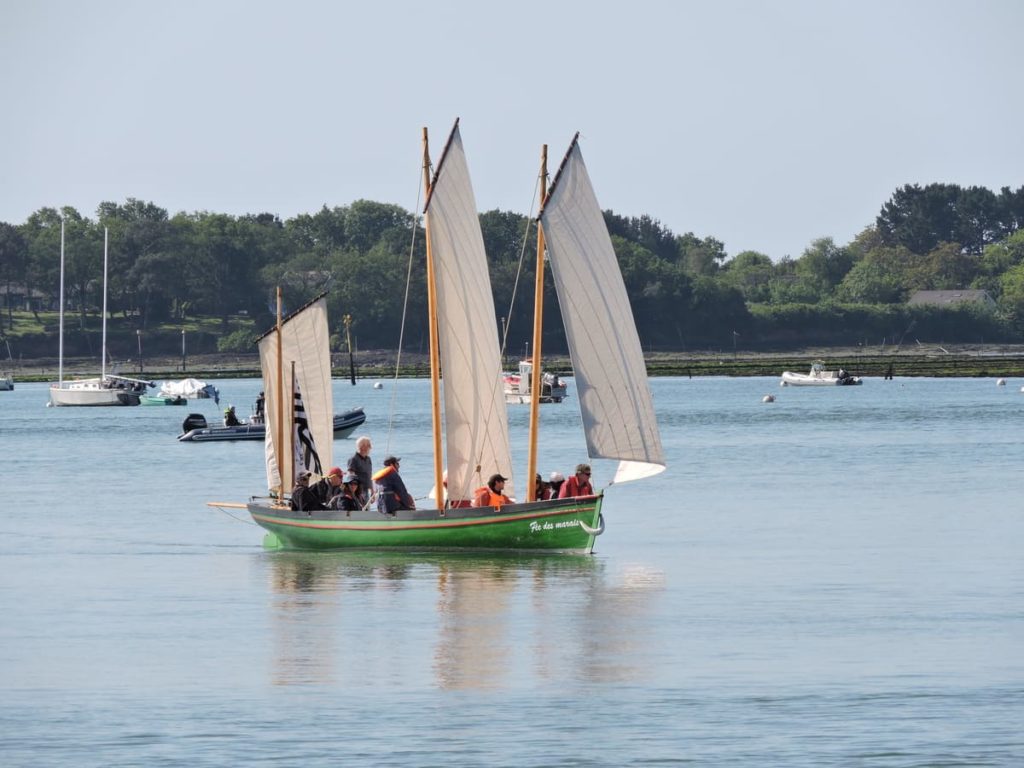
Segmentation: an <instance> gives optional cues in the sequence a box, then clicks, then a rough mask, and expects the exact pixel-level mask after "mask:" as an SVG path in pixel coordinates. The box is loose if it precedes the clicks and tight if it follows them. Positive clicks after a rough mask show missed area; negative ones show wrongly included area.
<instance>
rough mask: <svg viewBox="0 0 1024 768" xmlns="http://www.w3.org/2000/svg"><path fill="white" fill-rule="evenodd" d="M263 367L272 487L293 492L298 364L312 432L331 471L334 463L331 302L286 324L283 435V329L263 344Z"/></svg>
mask: <svg viewBox="0 0 1024 768" xmlns="http://www.w3.org/2000/svg"><path fill="white" fill-rule="evenodd" d="M259 350H260V367H261V368H262V370H263V391H264V393H265V395H266V424H267V432H266V435H267V436H266V438H265V445H266V448H267V487H268V488H276V487H278V486H279V485H282V484H283V486H284V490H285V491H286V492H287V491H291V489H292V485H293V484H294V483H293V476H292V474H293V466H292V459H291V457H292V456H294V455H296V454H295V453H294V452H293V445H294V436H295V431H294V427H293V416H294V413H293V412H294V408H295V406H294V402H293V392H292V389H293V387H292V378H291V377H292V374H291V371H292V363H294V364H295V379H296V381H298V382H299V387H300V391H301V393H302V405H303V408H304V412H305V414H306V417H307V423H308V427H309V431H310V433H311V434H312V440H313V443H314V445H315V446H316V449H317V453H318V455H319V457H320V464H321V466H322V467H324V469H325V471H326V470H327V469H329V468H330V467H331V465H332V464H333V457H332V446H333V443H334V404H333V399H332V392H331V352H330V334H329V332H328V329H327V302H326V300H325V299H324V298H323V297H322V296H321V297H320V298H318V299H315V300H314V301H312V302H310V303H309V304H307V305H306V306H305V307H303V308H302V309H300V310H298V311H297V312H295V313H294V314H293V315H291V316H289V317H288V318H287V319H285V321H284V322H283V323H282V325H281V371H282V378H281V380H282V383H283V386H284V388H285V391H284V393H283V397H282V398H281V399H280V401H281V402H282V403H283V404H284V413H283V416H284V418H283V420H282V424H283V427H284V429H283V430H282V433H281V434H278V429H277V424H278V421H277V414H278V410H279V407H278V389H279V387H278V344H277V331H276V329H275V330H272V331H270V332H269V333H267V334H265V335H264V336H263V337H262V338H260V340H259Z"/></svg>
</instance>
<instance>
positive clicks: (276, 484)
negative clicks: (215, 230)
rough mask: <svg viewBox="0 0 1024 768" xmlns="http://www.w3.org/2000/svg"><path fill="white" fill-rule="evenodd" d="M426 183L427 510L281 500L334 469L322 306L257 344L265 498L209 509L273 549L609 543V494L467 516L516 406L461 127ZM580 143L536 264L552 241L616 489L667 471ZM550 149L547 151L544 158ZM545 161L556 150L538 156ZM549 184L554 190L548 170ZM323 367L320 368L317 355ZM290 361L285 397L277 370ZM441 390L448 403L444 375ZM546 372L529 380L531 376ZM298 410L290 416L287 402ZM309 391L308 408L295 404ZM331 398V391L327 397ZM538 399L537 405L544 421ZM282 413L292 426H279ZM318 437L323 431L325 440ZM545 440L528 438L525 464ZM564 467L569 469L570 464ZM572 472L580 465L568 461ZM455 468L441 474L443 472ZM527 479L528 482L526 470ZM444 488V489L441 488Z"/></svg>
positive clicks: (595, 429) (538, 547)
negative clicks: (507, 393)
mask: <svg viewBox="0 0 1024 768" xmlns="http://www.w3.org/2000/svg"><path fill="white" fill-rule="evenodd" d="M423 137H424V141H423V156H424V157H423V159H424V162H423V168H424V177H425V178H424V184H425V186H426V190H427V191H426V202H425V204H424V217H425V220H424V224H425V227H424V229H425V232H426V280H427V291H426V293H427V305H428V318H427V320H428V322H429V327H430V329H431V333H430V339H431V340H430V374H431V375H430V389H431V412H432V414H433V418H432V424H433V429H432V431H433V442H434V446H435V449H434V456H433V477H434V485H433V488H434V490H433V491H431V492H430V494H428V496H429V497H430V498H432V499H433V505H432V508H431V505H427V506H426V507H424V508H417V509H399V510H397V511H394V512H390V513H387V514H384V513H382V512H379V511H378V510H375V509H364V510H361V511H354V512H347V511H341V510H323V511H313V510H309V511H301V510H298V511H297V510H292V509H291V508H290V506H289V503H288V499H287V495H286V492H287V491H288V490H290V489H291V487H292V478H293V477H295V474H296V473H297V472H298V471H300V470H303V469H305V470H307V471H310V472H313V473H314V474H319V475H321V476H322V475H323V473H324V471H325V470H324V469H322V468H323V467H330V466H331V461H330V456H331V453H330V449H331V446H330V443H329V442H327V443H325V442H324V441H323V440H322V437H321V436H322V434H323V431H322V429H323V428H322V426H319V425H321V424H322V422H323V420H324V419H329V418H330V412H331V411H330V400H329V398H325V397H324V396H323V394H322V391H323V390H324V387H323V385H322V382H321V381H320V379H319V377H320V375H321V373H320V372H321V371H324V370H328V369H329V366H325V365H324V361H325V360H329V354H330V353H329V349H328V346H327V339H328V338H329V334H328V332H327V326H326V309H325V307H324V303H325V302H324V299H323V298H320V299H318V300H315V301H314V302H312V303H311V304H308V305H306V307H304V308H303V309H301V310H299V311H298V312H296V313H294V314H292V315H291V316H289V317H288V318H286V319H281V309H280V307H281V298H280V296H281V294H280V291H279V292H278V322H277V326H276V328H275V329H274V330H272V331H270V332H268V333H267V334H265V335H264V336H263V337H261V339H260V341H259V344H260V362H261V367H262V370H263V383H264V388H265V390H266V393H267V422H268V424H270V425H272V427H271V429H270V430H268V433H267V434H268V443H267V448H268V451H267V481H268V485H267V487H269V488H271V489H274V490H273V493H272V495H271V496H270V497H256V498H253V499H252V500H251V501H250V502H248V503H247V504H244V505H243V504H232V503H230V502H210V506H214V507H234V508H245V509H248V511H249V514H250V515H251V516H252V519H253V520H254V521H255V522H256V523H257V524H258V525H260V526H262V527H263V528H265V529H266V530H267V531H268V533H267V534H266V536H265V537H264V542H263V543H264V546H265V547H267V548H288V549H360V548H371V549H415V550H428V551H429V550H459V551H470V550H484V551H500V552H565V553H576V554H589V553H590V552H591V551H592V550H593V546H594V541H595V539H596V537H597V536H599V535H601V534H602V533H603V531H604V518H603V517H602V515H601V504H602V501H603V499H604V492H603V491H599V492H597V493H594V494H592V495H587V496H581V497H575V498H565V499H548V500H535V499H534V498H533V496H534V490H535V486H534V483H533V482H528V483H525V485H526V486H527V487H526V489H525V491H524V495H525V498H526V500H525V501H522V502H516V501H511V502H510V503H504V504H500V505H498V506H484V507H474V506H471V505H470V503H469V500H470V499H472V498H474V495H475V493H476V491H477V489H479V488H480V486H482V485H484V483H485V482H486V481H487V479H488V477H489V476H490V477H493V476H494V475H501V476H504V477H505V478H507V479H508V482H507V483H506V485H505V491H504V492H505V494H507V495H508V496H509V497H510V498H513V499H514V492H513V491H512V481H511V478H512V458H511V450H510V445H509V429H508V410H507V406H506V403H505V400H504V398H503V397H502V390H503V385H502V372H501V354H500V348H499V344H498V335H497V333H496V329H495V323H494V318H495V312H494V303H493V300H492V298H491V296H492V294H491V291H490V289H489V286H490V277H489V275H488V266H487V256H486V253H485V251H484V243H483V236H482V234H481V230H480V219H479V214H478V212H477V208H476V201H475V198H474V195H473V189H472V185H471V183H470V179H469V173H468V168H467V165H466V159H465V154H464V151H463V146H462V139H461V137H460V135H459V130H458V121H456V123H455V126H454V127H453V128H452V131H451V134H450V136H449V138H448V142H447V144H446V145H445V148H444V150H443V151H442V153H441V159H440V161H439V162H438V164H437V167H436V168H434V169H433V174H430V172H429V171H430V168H431V166H430V158H429V153H428V149H427V141H426V129H424V132H423ZM577 138H578V134H577V137H576V138H574V139H573V142H572V144H571V146H570V148H569V151H568V152H567V153H566V156H565V160H564V161H563V163H562V167H561V168H560V169H559V172H558V174H556V177H555V181H554V183H553V184H552V186H551V191H550V194H545V189H544V188H545V185H544V184H543V183H542V185H541V187H542V191H541V195H542V200H543V201H544V205H543V207H542V209H541V212H540V215H539V222H540V230H539V235H538V264H539V265H540V269H541V270H543V264H544V252H545V250H544V245H543V243H544V239H545V236H546V237H547V238H548V246H547V252H548V254H549V257H550V261H551V264H552V272H553V275H554V282H555V285H556V289H557V290H558V291H559V295H560V301H561V300H562V298H561V297H562V296H563V292H564V291H566V290H568V291H571V294H564V295H565V296H567V297H568V296H571V297H572V299H571V300H570V299H568V298H567V299H566V301H567V303H566V304H563V305H562V317H563V320H564V322H565V325H566V337H567V341H568V344H569V351H570V354H571V356H572V360H573V365H574V372H575V375H576V382H577V389H578V392H579V398H578V399H579V402H580V410H581V413H582V416H583V427H584V432H585V436H586V440H587V451H588V454H589V455H590V456H591V457H592V458H600V459H616V460H618V461H619V467H618V470H617V471H616V474H615V478H614V480H612V482H613V483H619V482H625V481H627V480H636V479H640V478H642V477H648V476H651V475H654V474H657V473H658V472H660V471H662V470H663V469H664V467H665V461H664V457H663V452H662V447H661V439H660V436H659V434H658V428H657V420H656V418H655V414H654V408H653V403H652V401H651V395H650V387H649V386H648V383H647V374H646V369H645V366H644V360H643V355H642V352H641V349H640V342H639V338H638V336H637V333H636V325H635V322H634V320H633V315H632V310H631V308H630V305H629V299H628V297H627V295H626V290H625V286H624V284H623V281H622V276H621V272H620V270H619V268H618V264H617V261H616V258H615V252H614V250H613V248H612V244H611V238H610V237H609V235H608V229H607V227H606V225H605V223H604V218H603V215H602V213H601V209H600V207H599V206H598V204H597V200H596V198H595V197H594V194H593V190H592V189H591V187H590V179H589V177H588V176H587V172H586V168H585V167H584V166H583V159H582V156H581V155H580V152H579V147H578V144H577ZM545 152H546V148H545ZM544 156H545V158H546V154H545V155H544ZM540 178H541V179H546V178H547V172H546V159H545V160H544V161H542V167H541V174H540ZM539 314H540V309H539V307H536V308H535V320H534V322H535V325H536V326H537V328H535V331H534V345H533V346H534V349H535V350H536V352H535V358H536V359H538V360H540V359H541V357H540V354H539V345H538V343H537V338H538V336H539V327H540V326H539V323H537V317H538V315H539ZM317 355H319V357H317ZM284 360H294V361H296V362H294V363H293V364H292V372H293V378H292V382H293V384H292V386H291V387H290V388H286V387H285V386H283V382H284V381H286V380H287V379H286V378H285V377H284V374H283V373H282V367H283V361H284ZM442 368H443V370H444V391H443V403H444V407H443V408H442V407H441V401H442V394H441V391H440V390H441V387H440V384H441V380H440V379H441V377H440V371H441V370H442ZM536 373H537V371H534V374H536ZM289 389H290V391H291V393H293V396H294V398H295V399H294V403H295V404H294V407H293V406H292V405H291V404H290V403H289V404H288V405H287V406H286V405H285V402H286V400H285V398H286V397H287V395H288V390H289ZM300 391H301V394H302V397H301V400H299V399H298V393H299V392H300ZM326 391H327V392H328V393H329V389H327V390H326ZM538 401H539V387H536V386H535V387H534V392H533V396H532V399H531V421H534V422H535V421H536V418H535V415H536V408H537V406H538ZM285 414H288V415H289V417H290V418H288V421H286V422H285V426H284V427H283V428H281V427H280V426H278V425H279V424H281V422H283V421H284V418H283V417H284V416H285ZM318 430H319V431H318ZM535 446H536V431H535V430H534V429H533V428H531V464H532V462H533V458H534V448H535ZM567 461H569V460H568V459H567ZM571 461H572V462H573V463H575V461H576V458H575V457H573V458H572V459H571ZM445 467H446V469H445ZM527 477H529V478H530V479H531V480H532V478H533V477H534V474H533V469H532V466H531V467H530V469H529V470H528V474H527ZM438 489H442V491H441V492H438Z"/></svg>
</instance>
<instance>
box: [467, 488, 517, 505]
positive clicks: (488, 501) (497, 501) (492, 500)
mask: <svg viewBox="0 0 1024 768" xmlns="http://www.w3.org/2000/svg"><path fill="white" fill-rule="evenodd" d="M485 493H486V494H487V496H486V497H484V494H485ZM473 499H474V500H475V499H481V500H483V501H484V503H482V504H479V505H478V506H481V507H495V508H498V509H500V508H501V505H502V504H511V503H512V499H510V498H509V497H508V496H506V495H505V494H503V493H495V492H494V491H492V490H491V489H490V487H489V486H486V485H485V486H482V487H480V488H477V489H476V491H475V492H474V493H473Z"/></svg>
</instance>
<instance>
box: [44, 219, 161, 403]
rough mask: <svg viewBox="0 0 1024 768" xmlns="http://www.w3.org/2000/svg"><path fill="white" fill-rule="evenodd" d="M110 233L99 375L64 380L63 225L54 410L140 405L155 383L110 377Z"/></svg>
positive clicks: (106, 235) (52, 387)
mask: <svg viewBox="0 0 1024 768" xmlns="http://www.w3.org/2000/svg"><path fill="white" fill-rule="evenodd" d="M109 240H110V238H109V233H108V231H107V229H106V228H104V230H103V344H102V348H101V352H100V354H101V356H102V357H101V363H100V375H99V376H97V377H94V378H91V379H73V380H70V381H65V380H64V223H63V222H61V225H60V350H59V362H58V367H57V382H56V383H55V384H51V385H50V403H49V404H50V405H52V406H69V405H73V406H107V405H139V404H140V403H141V402H142V395H144V394H145V393H146V391H147V390H148V389H149V387H153V386H156V385H155V384H154V383H153V382H152V381H144V380H142V379H133V378H130V377H127V376H115V375H113V374H109V375H108V374H107V261H108V259H107V255H108V245H109Z"/></svg>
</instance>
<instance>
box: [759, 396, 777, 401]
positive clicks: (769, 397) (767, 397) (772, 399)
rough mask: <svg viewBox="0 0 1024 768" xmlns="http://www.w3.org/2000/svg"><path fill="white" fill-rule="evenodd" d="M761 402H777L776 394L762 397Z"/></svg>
mask: <svg viewBox="0 0 1024 768" xmlns="http://www.w3.org/2000/svg"><path fill="white" fill-rule="evenodd" d="M761 402H762V403H774V402H775V395H765V396H764V397H762V398H761Z"/></svg>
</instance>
